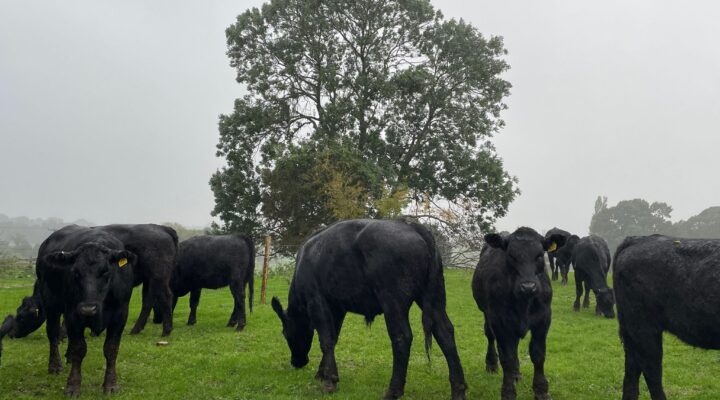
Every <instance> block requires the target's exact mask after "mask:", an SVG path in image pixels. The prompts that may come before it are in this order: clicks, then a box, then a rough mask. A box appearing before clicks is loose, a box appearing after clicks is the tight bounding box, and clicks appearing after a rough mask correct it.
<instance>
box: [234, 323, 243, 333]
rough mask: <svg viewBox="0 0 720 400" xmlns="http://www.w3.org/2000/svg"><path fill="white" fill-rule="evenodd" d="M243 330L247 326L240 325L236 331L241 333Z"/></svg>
mask: <svg viewBox="0 0 720 400" xmlns="http://www.w3.org/2000/svg"><path fill="white" fill-rule="evenodd" d="M243 329H245V324H238V326H237V329H235V330H236V331H238V332H241V331H242V330H243Z"/></svg>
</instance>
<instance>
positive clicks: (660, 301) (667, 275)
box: [613, 235, 720, 400]
mask: <svg viewBox="0 0 720 400" xmlns="http://www.w3.org/2000/svg"><path fill="white" fill-rule="evenodd" d="M719 271H720V240H716V239H682V238H673V237H668V236H662V235H652V236H637V237H627V238H625V240H624V241H623V242H622V243H621V244H620V246H618V248H617V250H616V252H615V262H614V266H613V282H614V284H615V296H616V298H617V311H618V321H619V323H620V338H621V340H622V342H623V347H624V348H625V379H624V381H623V397H622V398H623V400H636V399H637V398H638V392H639V379H640V374H642V375H643V376H644V377H645V382H646V383H647V386H648V389H649V391H650V397H651V398H652V399H653V400H665V398H666V397H665V392H664V391H663V387H662V353H663V346H662V333H663V332H664V331H668V332H670V333H672V334H673V335H675V336H677V337H678V338H679V339H680V340H682V341H683V342H685V343H687V344H690V345H692V346H696V347H700V348H703V349H720V314H719V313H718V310H720V297H719V296H718V287H720V273H718V272H719Z"/></svg>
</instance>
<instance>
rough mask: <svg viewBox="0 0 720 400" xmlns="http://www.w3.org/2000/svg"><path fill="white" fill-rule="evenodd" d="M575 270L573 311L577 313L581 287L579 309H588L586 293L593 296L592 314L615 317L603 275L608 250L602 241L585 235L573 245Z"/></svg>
mask: <svg viewBox="0 0 720 400" xmlns="http://www.w3.org/2000/svg"><path fill="white" fill-rule="evenodd" d="M572 264H573V267H574V268H575V292H576V297H575V303H574V304H573V309H574V310H575V311H580V297H581V296H582V293H583V284H584V285H585V299H584V300H583V308H588V307H590V290H592V291H593V292H594V293H595V300H596V301H597V304H596V306H595V313H596V314H597V315H604V316H605V317H606V318H615V311H614V310H613V305H614V304H615V295H614V293H613V290H612V289H611V288H609V287H608V285H607V274H608V271H609V270H610V249H609V248H608V245H607V242H605V239H603V238H601V237H600V236H595V235H590V236H586V237H584V238H582V239H580V241H578V242H577V244H576V245H575V249H574V250H573V255H572Z"/></svg>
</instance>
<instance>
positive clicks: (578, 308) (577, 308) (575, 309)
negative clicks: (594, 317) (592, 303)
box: [573, 304, 580, 312]
mask: <svg viewBox="0 0 720 400" xmlns="http://www.w3.org/2000/svg"><path fill="white" fill-rule="evenodd" d="M573 311H576V312H577V311H580V306H579V305H577V304H575V305H573Z"/></svg>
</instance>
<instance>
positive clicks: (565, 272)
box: [559, 264, 570, 286]
mask: <svg viewBox="0 0 720 400" xmlns="http://www.w3.org/2000/svg"><path fill="white" fill-rule="evenodd" d="M559 269H560V276H562V280H561V281H560V284H562V285H563V286H565V285H567V284H568V270H569V269H570V266H569V265H566V264H563V265H561V266H560V267H559Z"/></svg>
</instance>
